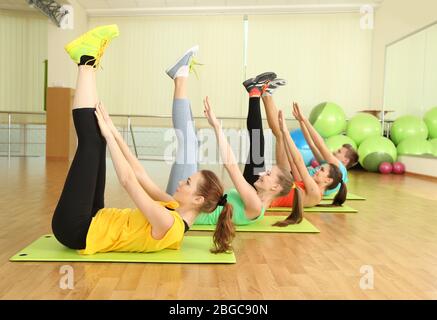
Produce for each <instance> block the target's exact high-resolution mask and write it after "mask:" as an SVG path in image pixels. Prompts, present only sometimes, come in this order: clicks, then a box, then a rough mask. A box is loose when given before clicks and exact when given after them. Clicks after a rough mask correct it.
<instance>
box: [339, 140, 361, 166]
mask: <svg viewBox="0 0 437 320" xmlns="http://www.w3.org/2000/svg"><path fill="white" fill-rule="evenodd" d="M342 147H343V148H345V149H346V154H345V156H346V158H348V159H349V163H348V164H347V166H346V169H350V168H352V167H353V166H355V165H356V164H357V163H358V158H359V156H358V153H357V152H356V151H355V149H354V148H353V147H352V145H350V144H348V143H347V144H344V145H343V146H342Z"/></svg>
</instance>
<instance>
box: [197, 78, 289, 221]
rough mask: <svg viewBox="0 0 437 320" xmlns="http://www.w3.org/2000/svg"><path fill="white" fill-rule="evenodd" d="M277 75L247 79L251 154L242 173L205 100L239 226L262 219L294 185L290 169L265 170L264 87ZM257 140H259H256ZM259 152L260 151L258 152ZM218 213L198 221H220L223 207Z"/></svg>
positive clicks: (203, 215)
mask: <svg viewBox="0 0 437 320" xmlns="http://www.w3.org/2000/svg"><path fill="white" fill-rule="evenodd" d="M275 77H276V75H275V74H274V73H272V72H268V73H264V74H261V75H258V76H257V77H256V78H252V79H249V80H246V81H245V82H244V83H243V85H244V86H245V87H246V89H247V91H248V92H249V112H248V117H247V128H248V130H249V141H250V148H249V157H248V161H247V164H246V166H245V169H244V173H242V172H241V171H240V169H239V167H238V163H237V161H236V159H235V156H234V154H233V152H232V149H231V147H230V145H229V143H228V142H227V140H226V137H225V135H224V133H223V131H222V128H221V126H220V122H219V121H218V120H217V118H216V116H215V114H214V112H213V111H212V109H211V106H210V103H209V99H208V97H206V99H205V100H204V102H203V103H204V107H205V110H204V113H205V116H206V118H207V120H208V123H209V124H210V125H211V127H212V128H213V129H214V132H215V135H216V138H217V143H218V145H219V149H220V154H221V157H222V160H223V162H224V166H225V169H226V171H227V172H228V174H229V176H230V178H231V180H232V182H233V184H234V186H235V189H231V190H229V191H227V192H226V194H227V201H228V202H229V203H231V204H232V205H233V208H234V209H233V211H234V212H233V218H232V221H233V222H234V224H236V225H247V224H250V223H253V222H255V221H258V220H260V219H262V217H263V216H264V211H265V209H266V208H268V207H269V206H270V203H271V202H272V201H273V200H274V199H275V198H278V197H281V196H284V195H286V194H288V192H289V191H290V189H291V188H292V186H293V179H292V177H291V174H290V172H289V171H288V170H286V169H282V168H279V167H278V166H273V167H272V168H271V169H270V170H267V171H264V141H263V140H264V137H263V134H262V122H261V121H260V119H261V117H260V116H259V113H260V112H261V111H260V96H261V87H262V86H263V85H264V84H265V83H266V82H267V81H269V80H271V79H272V78H273V79H274V78H275ZM255 139H260V140H261V143H259V141H255V142H256V143H254V140H255ZM254 145H258V146H260V148H259V149H260V150H254V148H253V146H254ZM256 151H259V154H256ZM216 211H217V212H215V211H214V212H212V213H210V214H208V215H206V214H200V215H198V216H197V218H196V220H195V224H216V223H217V222H218V221H219V212H220V208H217V209H216Z"/></svg>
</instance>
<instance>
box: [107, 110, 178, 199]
mask: <svg viewBox="0 0 437 320" xmlns="http://www.w3.org/2000/svg"><path fill="white" fill-rule="evenodd" d="M100 110H101V112H102V115H103V119H104V120H105V122H106V124H107V125H108V127H109V129H110V130H111V133H112V135H113V136H114V138H115V141H116V142H117V144H118V147H119V148H120V150H121V152H122V153H123V156H124V157H125V158H126V160H127V162H128V163H129V165H130V167H131V168H132V170H133V172H134V174H135V177H136V178H137V180H138V182H139V183H140V185H141V187H143V188H144V190H145V191H146V193H147V194H148V195H150V197H151V198H152V199H153V200H156V201H163V202H169V201H173V200H174V199H173V197H172V196H170V195H169V194H167V193H166V192H165V191H164V190H162V189H161V188H159V187H158V185H157V184H156V183H155V182H153V180H152V179H150V177H149V175H148V174H147V172H146V170H145V169H144V167H143V166H142V165H141V163H140V161H139V160H138V159H137V157H135V156H134V155H133V154H132V152H131V150H130V148H129V147H128V145H127V144H126V142H125V141H124V139H123V137H122V135H121V134H120V132H119V131H118V130H117V128H116V127H115V125H114V123H113V122H112V120H111V117H110V116H109V114H108V112H107V111H106V109H105V107H104V105H103V104H102V103H100Z"/></svg>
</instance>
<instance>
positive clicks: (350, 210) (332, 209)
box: [266, 202, 358, 213]
mask: <svg viewBox="0 0 437 320" xmlns="http://www.w3.org/2000/svg"><path fill="white" fill-rule="evenodd" d="M328 203H329V202H328ZM266 211H267V212H286V213H287V212H291V208H289V207H271V208H268V209H267V210H266ZM304 212H314V213H317V212H319V213H357V212H358V210H356V209H354V208H352V207H349V206H346V205H342V206H341V207H311V208H304Z"/></svg>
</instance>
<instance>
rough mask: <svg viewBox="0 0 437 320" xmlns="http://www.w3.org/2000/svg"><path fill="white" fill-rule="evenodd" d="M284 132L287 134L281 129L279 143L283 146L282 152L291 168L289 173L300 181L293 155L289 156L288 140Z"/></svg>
mask: <svg viewBox="0 0 437 320" xmlns="http://www.w3.org/2000/svg"><path fill="white" fill-rule="evenodd" d="M285 134H288V133H286V132H284V131H282V130H281V136H282V138H281V143H282V146H283V147H282V149H283V150H284V153H285V154H286V158H287V161H288V165H289V167H290V170H291V175H292V176H293V178H294V180H297V181H302V177H301V175H300V173H299V170H298V169H297V167H296V164H295V163H294V160H293V157H292V156H291V152H290V150H289V147H288V142H287V140H286V138H285Z"/></svg>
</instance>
